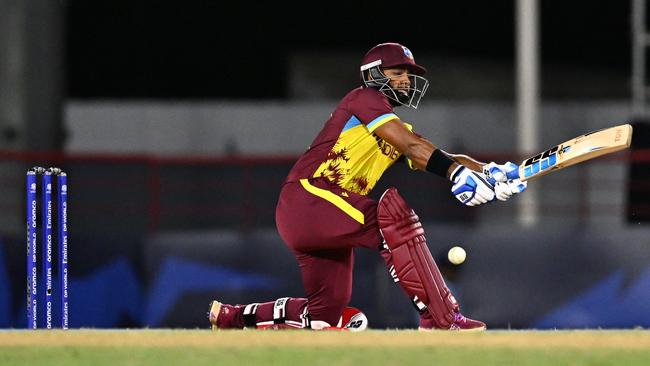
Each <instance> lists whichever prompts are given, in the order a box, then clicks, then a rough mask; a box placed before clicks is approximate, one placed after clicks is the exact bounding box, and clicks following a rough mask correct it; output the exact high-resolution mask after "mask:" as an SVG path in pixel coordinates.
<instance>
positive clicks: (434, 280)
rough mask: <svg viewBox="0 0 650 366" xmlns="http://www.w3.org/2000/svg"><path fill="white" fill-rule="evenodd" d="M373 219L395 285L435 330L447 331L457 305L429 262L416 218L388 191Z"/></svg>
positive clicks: (398, 198)
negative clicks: (428, 315)
mask: <svg viewBox="0 0 650 366" xmlns="http://www.w3.org/2000/svg"><path fill="white" fill-rule="evenodd" d="M377 215H378V222H379V229H380V231H381V234H382V236H383V238H384V241H385V244H386V246H387V247H388V250H389V251H390V252H391V256H392V260H393V265H394V276H395V277H396V278H397V279H398V281H396V282H399V283H400V284H401V286H402V288H403V289H404V291H406V293H407V294H408V295H409V296H411V299H412V300H413V302H414V303H415V304H416V306H417V307H418V309H419V310H420V311H424V310H425V309H427V310H428V311H429V313H431V316H432V317H433V321H434V323H435V324H436V326H437V327H438V328H449V327H450V326H451V324H452V323H453V322H454V313H455V312H457V311H458V303H457V302H456V299H454V297H453V295H452V294H451V292H450V291H449V289H448V288H447V285H446V284H445V281H444V280H443V278H442V275H441V274H440V270H439V269H438V266H436V263H435V262H434V261H433V257H432V256H431V252H430V251H429V247H427V242H426V238H425V237H424V229H423V228H422V224H421V223H420V219H419V217H418V216H417V215H416V214H415V212H414V211H413V209H412V208H410V207H409V206H408V204H407V203H406V202H405V201H404V199H403V198H402V197H401V196H400V195H399V193H398V192H397V189H395V188H392V187H391V188H389V189H388V190H386V192H384V194H383V195H382V197H381V198H380V199H379V205H378V208H377Z"/></svg>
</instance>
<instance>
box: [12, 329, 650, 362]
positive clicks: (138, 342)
mask: <svg viewBox="0 0 650 366" xmlns="http://www.w3.org/2000/svg"><path fill="white" fill-rule="evenodd" d="M222 364H224V365H251V364H259V365H298V364H301V365H309V366H311V365H355V366H371V365H432V366H433V365H469V366H471V365H499V366H503V365H599V366H600V365H626V366H627V365H650V331H645V330H629V331H602V330H594V331H587V330H585V331H498V330H497V331H487V332H483V333H478V334H459V333H451V332H433V333H422V332H416V331H397V330H387V331H379V330H372V331H366V332H361V333H339V332H311V331H295V330H294V331H249V330H247V331H222V332H210V331H207V330H69V331H0V365H3V366H5V365H84V366H87V365H90V366H100V365H157V366H165V365H191V366H197V365H222Z"/></svg>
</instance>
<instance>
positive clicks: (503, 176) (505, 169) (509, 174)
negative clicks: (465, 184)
mask: <svg viewBox="0 0 650 366" xmlns="http://www.w3.org/2000/svg"><path fill="white" fill-rule="evenodd" d="M483 174H485V176H486V177H487V181H488V182H489V183H490V184H491V185H495V184H496V182H505V181H507V180H509V179H518V178H519V166H518V165H517V164H515V163H512V162H507V163H505V164H497V163H495V162H490V163H489V164H485V165H483Z"/></svg>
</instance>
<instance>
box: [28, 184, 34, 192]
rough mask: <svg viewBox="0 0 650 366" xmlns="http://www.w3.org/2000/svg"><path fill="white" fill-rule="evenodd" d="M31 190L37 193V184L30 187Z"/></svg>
mask: <svg viewBox="0 0 650 366" xmlns="http://www.w3.org/2000/svg"><path fill="white" fill-rule="evenodd" d="M29 189H30V190H32V191H36V183H32V185H31V186H29Z"/></svg>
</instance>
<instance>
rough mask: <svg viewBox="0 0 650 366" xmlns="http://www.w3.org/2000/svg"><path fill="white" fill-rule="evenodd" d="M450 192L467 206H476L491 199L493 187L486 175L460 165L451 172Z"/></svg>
mask: <svg viewBox="0 0 650 366" xmlns="http://www.w3.org/2000/svg"><path fill="white" fill-rule="evenodd" d="M451 181H452V182H453V183H454V184H453V185H452V187H451V193H452V194H453V195H454V196H455V197H456V199H457V200H459V201H460V202H462V203H463V204H465V205H467V206H478V205H480V204H482V203H486V202H489V201H492V200H493V199H494V197H495V193H494V188H493V187H492V186H491V185H490V183H488V182H487V177H486V176H485V175H483V174H481V173H478V172H475V171H472V170H470V169H467V168H465V167H464V166H462V165H460V166H459V167H458V168H456V170H455V171H454V172H453V173H452V174H451Z"/></svg>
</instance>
